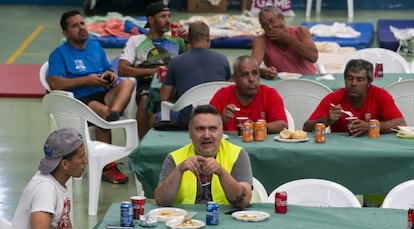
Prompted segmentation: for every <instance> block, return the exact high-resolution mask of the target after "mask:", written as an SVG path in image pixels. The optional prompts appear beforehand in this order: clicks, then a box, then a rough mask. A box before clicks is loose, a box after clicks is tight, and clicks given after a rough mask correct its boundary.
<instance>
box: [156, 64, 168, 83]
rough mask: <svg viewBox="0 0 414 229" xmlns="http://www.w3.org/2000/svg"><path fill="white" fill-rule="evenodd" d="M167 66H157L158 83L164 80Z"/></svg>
mask: <svg viewBox="0 0 414 229" xmlns="http://www.w3.org/2000/svg"><path fill="white" fill-rule="evenodd" d="M167 71H168V69H167V67H166V66H159V67H158V81H159V82H160V83H162V82H164V80H165V76H166V75H167Z"/></svg>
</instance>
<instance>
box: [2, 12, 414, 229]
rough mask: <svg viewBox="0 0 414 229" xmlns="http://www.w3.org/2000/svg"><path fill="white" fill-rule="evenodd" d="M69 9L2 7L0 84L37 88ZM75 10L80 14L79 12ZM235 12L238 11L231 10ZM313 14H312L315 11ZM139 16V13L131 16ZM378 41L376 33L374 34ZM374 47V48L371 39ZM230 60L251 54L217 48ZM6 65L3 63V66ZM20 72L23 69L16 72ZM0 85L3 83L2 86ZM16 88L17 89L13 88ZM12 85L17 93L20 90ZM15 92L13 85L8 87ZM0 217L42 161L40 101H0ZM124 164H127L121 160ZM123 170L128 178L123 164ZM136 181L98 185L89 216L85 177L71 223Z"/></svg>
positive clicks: (369, 17) (365, 18)
mask: <svg viewBox="0 0 414 229" xmlns="http://www.w3.org/2000/svg"><path fill="white" fill-rule="evenodd" d="M69 9H72V7H46V6H21V5H20V6H14V5H2V6H1V7H0V31H1V33H0V40H1V41H2V44H1V45H0V80H1V81H2V82H4V81H5V79H6V78H9V77H26V76H27V75H26V74H30V75H29V76H30V77H27V80H26V78H24V80H20V81H18V82H19V83H22V84H24V85H25V86H26V87H29V88H31V87H34V86H35V85H37V86H38V81H37V79H38V78H37V74H38V72H37V69H38V68H40V65H41V64H42V63H43V62H44V61H46V60H47V59H48V55H49V53H50V52H51V51H52V50H53V49H54V48H55V47H56V46H57V45H59V43H60V40H61V38H62V35H61V31H60V28H59V19H60V16H61V14H62V12H64V11H66V10H69ZM79 10H81V9H80V8H79ZM230 13H233V14H238V13H239V12H230ZM295 13H296V16H295V17H290V18H287V19H286V21H287V24H289V25H298V24H300V23H301V22H304V21H306V18H305V17H304V15H305V12H304V11H303V10H295ZM313 13H314V12H313ZM354 14H355V17H354V21H355V22H358V21H360V22H371V23H373V24H374V26H375V25H376V21H377V19H378V18H379V17H380V18H401V19H412V15H413V11H412V10H411V11H404V10H399V11H358V10H355V13H354ZM131 16H141V15H131ZM189 16H192V15H190V14H187V13H184V12H173V13H172V17H173V20H178V19H185V18H188V17H189ZM309 21H311V22H319V21H338V22H346V21H347V12H346V11H323V10H322V14H321V15H320V16H318V17H316V16H314V14H313V15H312V17H311V18H310V20H309ZM374 37H376V35H375V36H374ZM372 47H377V41H376V40H374V42H373V44H372ZM217 51H219V52H223V53H225V54H226V55H227V56H228V58H229V60H230V61H232V60H234V58H235V57H237V56H239V55H242V54H250V50H248V49H243V50H235V49H233V50H229V49H218V50H217ZM106 52H107V54H108V57H109V58H111V59H112V58H114V57H115V56H117V55H119V54H120V52H121V49H106ZM5 64H7V65H5ZM9 68H12V69H15V70H16V69H17V70H22V69H27V70H28V71H27V72H24V75H23V76H22V75H14V74H13V71H9V70H8V69H9ZM20 72H21V71H20ZM0 85H1V83H0ZM14 86H16V85H14ZM18 88H20V87H17V86H16V90H19V89H18ZM11 89H13V86H11ZM0 117H1V118H2V121H1V122H0V158H1V160H0V215H1V216H4V217H5V218H7V219H9V220H11V219H12V217H13V215H14V211H15V208H16V206H17V203H18V200H19V198H20V194H21V192H22V189H23V188H24V186H25V185H26V183H27V182H28V181H29V179H30V178H31V177H32V175H33V174H34V172H35V171H36V169H37V166H38V163H39V160H40V158H41V157H42V146H43V143H44V141H45V139H46V137H47V135H48V133H49V126H48V119H47V114H46V112H45V111H44V109H43V108H42V106H41V99H40V98H10V97H0ZM124 161H125V162H126V160H124ZM123 169H124V171H126V172H127V173H128V175H130V177H131V178H132V173H131V171H130V170H129V168H128V166H127V163H125V165H124V166H123ZM136 192H137V190H136V188H135V183H134V182H131V181H130V182H129V183H128V184H126V185H113V184H109V183H106V182H102V186H101V192H100V198H99V200H100V202H99V207H98V215H97V216H95V217H89V216H87V193H88V189H87V177H85V178H84V179H82V180H80V181H75V184H74V209H73V211H74V223H75V227H76V228H82V229H84V228H92V227H93V226H94V225H95V224H96V223H97V222H98V221H99V220H101V219H102V217H103V215H104V214H105V211H106V209H107V208H108V207H109V206H110V205H111V204H112V203H114V202H116V203H119V202H121V201H122V200H126V199H129V197H130V196H132V195H134V194H136Z"/></svg>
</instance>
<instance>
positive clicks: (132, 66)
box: [118, 2, 187, 139]
mask: <svg viewBox="0 0 414 229" xmlns="http://www.w3.org/2000/svg"><path fill="white" fill-rule="evenodd" d="M145 14H146V16H147V24H146V25H145V27H148V28H149V31H148V33H147V34H140V35H136V36H132V37H130V38H129V39H128V41H127V43H126V44H125V47H124V49H123V51H122V54H121V56H120V60H119V65H118V73H119V75H121V76H126V77H136V78H137V80H138V91H137V97H136V102H137V104H138V109H137V113H136V119H137V122H138V126H139V128H138V135H139V138H140V139H142V138H143V137H144V135H145V134H146V133H147V132H148V130H149V129H150V118H151V114H150V113H154V112H156V111H158V110H153V111H150V113H149V112H148V111H147V110H145V102H146V100H147V98H148V94H149V87H150V85H151V81H152V77H153V75H154V74H155V73H157V72H158V68H159V67H160V66H167V65H168V62H169V60H170V59H171V58H172V57H174V56H177V55H178V54H180V53H183V52H185V43H184V39H183V38H186V36H187V32H186V31H185V30H184V29H183V28H182V27H180V28H179V32H178V35H179V37H171V36H170V35H165V34H164V33H166V32H168V31H169V30H170V26H171V25H170V15H171V12H170V9H169V8H168V7H167V6H166V5H164V4H163V3H162V2H154V3H151V4H150V5H148V6H147V7H146V9H145Z"/></svg>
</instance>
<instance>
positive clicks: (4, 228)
mask: <svg viewBox="0 0 414 229" xmlns="http://www.w3.org/2000/svg"><path fill="white" fill-rule="evenodd" d="M11 226H12V223H11V222H10V221H8V220H7V219H6V218H4V217H3V216H0V229H11Z"/></svg>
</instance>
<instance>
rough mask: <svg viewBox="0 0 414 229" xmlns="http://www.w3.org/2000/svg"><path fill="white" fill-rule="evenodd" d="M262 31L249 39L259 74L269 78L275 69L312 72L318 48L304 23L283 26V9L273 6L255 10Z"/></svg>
mask: <svg viewBox="0 0 414 229" xmlns="http://www.w3.org/2000/svg"><path fill="white" fill-rule="evenodd" d="M259 22H260V24H261V26H262V28H263V30H264V34H262V35H260V36H257V37H255V38H254V40H253V45H252V46H253V48H252V56H253V57H254V58H255V59H256V60H257V62H258V63H262V61H263V63H264V65H265V67H262V68H261V69H260V74H261V76H262V77H264V78H267V79H273V78H275V76H276V75H277V73H278V72H294V73H300V74H315V73H316V67H315V63H316V61H317V60H318V50H317V48H316V45H315V43H314V42H313V40H312V35H311V33H310V32H309V30H308V29H307V28H306V27H305V26H298V27H293V26H289V27H287V26H286V23H285V17H284V15H283V13H282V12H281V11H280V10H279V9H278V8H276V7H274V6H265V7H263V8H262V9H261V10H260V12H259Z"/></svg>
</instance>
